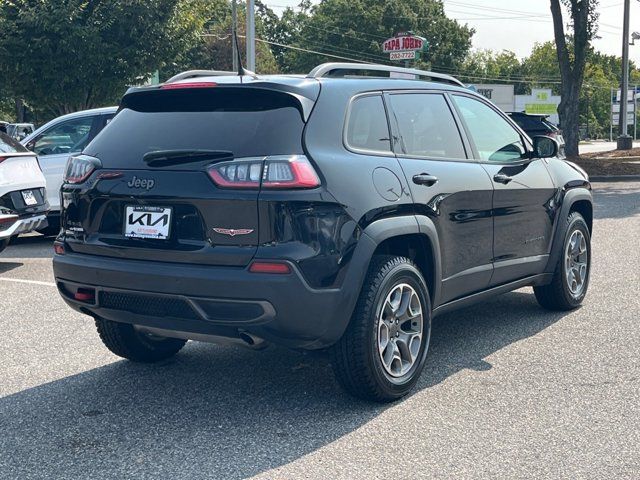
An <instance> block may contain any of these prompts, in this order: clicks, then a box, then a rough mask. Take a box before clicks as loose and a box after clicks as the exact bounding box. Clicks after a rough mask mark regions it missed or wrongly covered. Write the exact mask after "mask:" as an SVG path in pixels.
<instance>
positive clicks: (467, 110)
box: [453, 95, 527, 163]
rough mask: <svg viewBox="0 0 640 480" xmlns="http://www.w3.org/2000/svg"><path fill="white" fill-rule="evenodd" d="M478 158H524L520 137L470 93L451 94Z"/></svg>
mask: <svg viewBox="0 0 640 480" xmlns="http://www.w3.org/2000/svg"><path fill="white" fill-rule="evenodd" d="M453 99H454V101H455V103H456V105H457V107H458V109H459V110H460V113H461V115H462V118H463V119H464V121H465V123H466V124H467V128H468V129H469V134H470V135H471V138H472V139H473V142H474V143H475V145H476V148H477V149H478V153H479V155H480V160H486V161H490V162H501V163H510V162H514V161H517V160H520V159H523V158H527V149H526V148H525V146H524V143H523V142H522V137H520V134H519V133H518V131H517V130H515V129H514V128H513V127H512V126H511V125H510V124H509V123H508V122H507V121H506V120H505V119H504V118H502V117H501V116H500V115H499V114H498V113H497V112H496V111H495V110H493V109H492V108H491V107H489V106H488V105H485V104H484V103H482V102H480V101H478V100H476V99H474V98H470V97H466V96H461V95H453Z"/></svg>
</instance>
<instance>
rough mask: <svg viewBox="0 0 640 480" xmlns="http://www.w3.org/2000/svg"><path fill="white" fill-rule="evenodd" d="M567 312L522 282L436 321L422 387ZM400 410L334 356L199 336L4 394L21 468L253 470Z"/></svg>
mask: <svg viewBox="0 0 640 480" xmlns="http://www.w3.org/2000/svg"><path fill="white" fill-rule="evenodd" d="M562 317H563V315H562V314H555V313H549V312H546V311H544V310H542V309H540V308H539V307H538V306H537V304H536V302H535V299H534V297H533V295H532V294H531V293H528V292H526V293H523V291H518V292H513V293H510V294H507V295H504V296H502V297H500V298H498V299H495V300H491V301H488V302H485V303H483V304H481V305H479V306H476V307H471V308H467V309H465V310H462V311H459V312H455V313H451V314H448V315H446V316H442V317H440V318H438V319H436V320H435V321H434V323H433V329H432V330H433V333H432V344H431V351H430V356H429V359H428V362H427V366H426V368H425V372H424V374H423V375H422V377H421V380H420V382H419V384H418V387H417V389H416V391H415V393H414V394H413V395H414V396H415V395H421V396H422V395H429V389H430V388H431V387H433V386H435V385H438V384H439V383H441V382H443V381H444V380H445V379H448V378H450V377H451V376H453V375H456V374H457V373H458V372H461V371H463V370H466V369H472V370H475V371H478V372H483V371H485V370H488V369H491V368H492V366H491V363H490V362H491V359H490V358H489V357H490V356H491V355H492V354H494V353H495V352H497V351H499V350H501V349H503V348H505V347H507V346H509V345H511V344H513V343H514V342H518V341H521V340H523V339H526V338H528V337H531V336H534V335H536V334H538V333H539V332H541V331H542V330H544V329H546V328H547V327H549V326H550V325H552V324H553V323H555V322H557V321H559V320H560V319H561V318H562ZM388 408H394V406H393V404H391V405H378V404H372V403H367V402H362V401H358V400H355V399H353V398H351V397H349V396H348V395H346V394H345V393H343V392H342V391H341V390H340V389H339V387H338V386H337V384H336V383H335V381H334V379H333V376H332V372H331V368H330V365H329V363H328V360H327V358H326V356H325V355H323V354H318V353H311V354H309V353H302V352H293V351H288V350H285V349H281V348H276V347H270V348H268V349H266V350H265V351H262V352H254V351H250V350H247V349H243V348H236V347H221V346H215V345H207V344H198V343H190V344H189V345H187V347H186V348H185V349H184V350H183V351H182V352H181V353H180V354H179V355H177V356H176V357H175V358H174V359H172V360H170V361H166V362H163V363H160V364H156V365H140V364H133V363H130V362H126V361H116V362H114V363H112V364H110V365H107V366H104V367H100V368H96V369H93V370H89V371H86V372H83V373H80V374H78V375H74V376H69V377H66V378H63V379H60V380H57V381H53V382H51V383H47V384H44V385H40V386H37V387H34V388H30V389H27V390H24V391H21V392H18V393H15V394H13V395H9V396H7V397H4V398H2V399H0V425H2V435H1V436H0V459H2V461H1V462H0V463H2V464H3V469H4V471H5V472H11V473H12V475H11V476H12V477H13V478H20V477H22V476H30V475H34V474H37V475H36V476H40V477H42V478H62V477H64V478H88V477H91V478H118V477H124V476H134V477H138V478H140V477H142V476H144V477H145V478H157V477H159V478H172V479H177V478H194V477H207V478H227V479H234V478H245V477H248V476H252V475H255V474H258V473H261V472H264V471H267V470H269V469H272V468H275V467H278V466H281V465H285V464H287V463H290V462H292V461H294V460H296V459H298V458H300V457H301V456H303V455H306V454H309V453H311V452H313V451H315V450H317V449H319V448H321V447H323V446H325V445H327V444H329V443H331V442H333V441H335V440H336V439H338V438H341V437H343V436H344V435H347V434H349V433H350V432H353V431H354V430H356V429H358V428H359V427H361V426H362V425H364V424H366V423H367V422H369V421H370V420H371V419H373V418H375V417H376V416H378V415H380V414H381V413H382V412H384V411H385V410H386V409H388Z"/></svg>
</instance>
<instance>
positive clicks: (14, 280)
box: [0, 277, 56, 287]
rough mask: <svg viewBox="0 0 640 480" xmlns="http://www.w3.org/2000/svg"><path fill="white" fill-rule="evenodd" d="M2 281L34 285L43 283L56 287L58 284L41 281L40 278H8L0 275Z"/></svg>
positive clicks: (46, 285)
mask: <svg viewBox="0 0 640 480" xmlns="http://www.w3.org/2000/svg"><path fill="white" fill-rule="evenodd" d="M0 281H2V282H14V283H30V284H32V285H43V286H45V287H55V286H56V284H55V283H53V282H40V281H38V280H23V279H21V278H6V277H0Z"/></svg>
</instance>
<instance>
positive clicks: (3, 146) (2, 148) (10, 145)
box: [0, 133, 28, 153]
mask: <svg viewBox="0 0 640 480" xmlns="http://www.w3.org/2000/svg"><path fill="white" fill-rule="evenodd" d="M16 152H28V150H27V149H26V148H24V147H23V146H22V145H20V143H19V142H17V141H16V140H14V139H13V138H11V137H10V136H9V135H5V134H4V133H0V153H16Z"/></svg>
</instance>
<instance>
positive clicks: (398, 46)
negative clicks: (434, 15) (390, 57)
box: [382, 32, 426, 53]
mask: <svg viewBox="0 0 640 480" xmlns="http://www.w3.org/2000/svg"><path fill="white" fill-rule="evenodd" d="M425 44H426V39H424V38H422V37H419V36H417V35H414V34H413V33H411V32H400V33H396V35H395V36H394V37H391V38H389V39H387V40H385V41H384V42H383V43H382V51H383V52H384V53H394V52H416V51H418V50H422V49H423V48H424V46H425Z"/></svg>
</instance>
